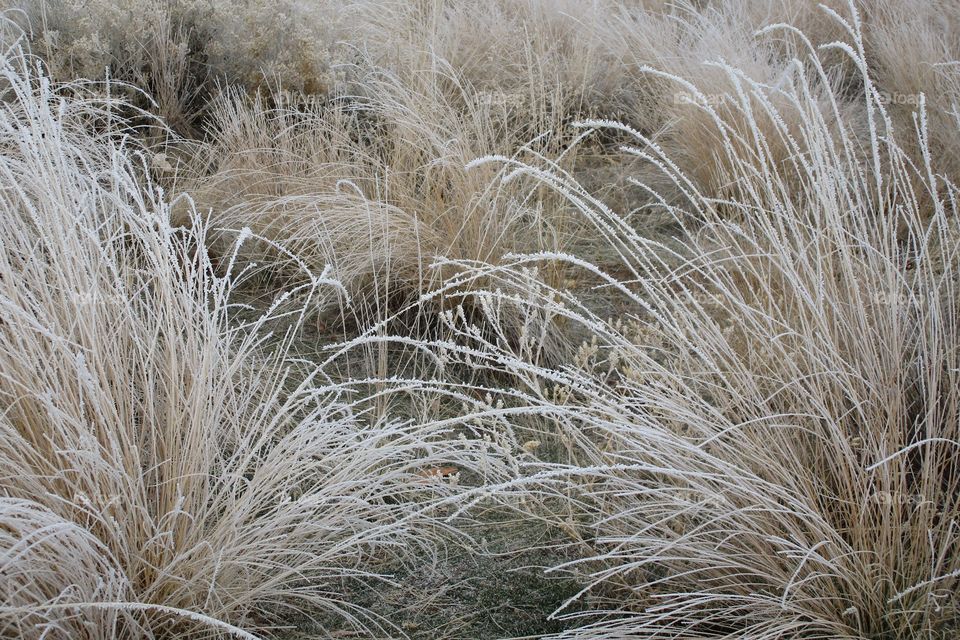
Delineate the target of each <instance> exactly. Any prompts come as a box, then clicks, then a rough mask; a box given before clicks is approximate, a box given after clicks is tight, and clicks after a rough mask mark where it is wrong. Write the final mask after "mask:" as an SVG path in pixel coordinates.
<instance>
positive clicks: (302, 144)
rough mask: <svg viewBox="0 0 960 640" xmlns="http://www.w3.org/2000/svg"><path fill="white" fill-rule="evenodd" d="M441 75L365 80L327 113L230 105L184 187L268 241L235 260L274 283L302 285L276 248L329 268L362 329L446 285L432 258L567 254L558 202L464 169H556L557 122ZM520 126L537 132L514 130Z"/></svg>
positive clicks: (440, 64)
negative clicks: (527, 165)
mask: <svg viewBox="0 0 960 640" xmlns="http://www.w3.org/2000/svg"><path fill="white" fill-rule="evenodd" d="M433 64H434V65H435V66H436V68H434V69H427V70H422V71H413V70H405V71H404V73H403V74H402V75H398V74H396V73H393V72H390V71H389V70H387V69H372V70H369V71H367V72H366V73H367V74H368V75H366V76H365V77H364V79H363V81H362V82H361V83H360V84H361V85H362V87H363V91H364V92H366V93H367V94H369V95H367V96H360V95H344V96H340V97H338V98H337V99H334V100H330V101H326V102H321V103H316V102H314V103H309V102H308V103H306V104H295V103H294V104H292V103H288V102H284V101H282V100H281V101H280V103H279V104H277V105H269V104H267V103H266V102H265V101H264V100H259V99H250V98H249V97H247V96H244V95H242V94H238V93H235V92H234V93H230V94H226V95H224V96H223V97H221V98H220V99H218V100H216V101H215V103H214V106H213V108H212V109H211V116H212V117H211V121H210V136H209V142H208V143H206V144H205V145H204V146H203V149H202V152H201V153H200V154H198V155H197V156H196V158H195V159H194V162H193V163H191V166H190V167H189V168H188V169H187V171H185V172H184V176H183V177H182V181H181V185H182V188H184V189H185V190H187V191H188V192H190V193H191V194H192V195H193V197H194V198H195V199H196V201H197V203H198V207H199V208H200V209H201V210H204V211H210V213H211V217H212V220H213V221H214V222H215V224H217V225H218V226H223V227H226V228H239V227H243V226H246V227H250V228H251V229H252V230H253V231H254V232H255V233H256V234H257V235H258V236H261V237H263V238H265V239H267V240H268V242H266V243H264V242H260V243H256V242H251V243H249V245H248V246H247V247H246V248H245V249H244V251H242V252H241V253H242V258H243V259H245V260H247V261H250V262H256V263H258V264H259V265H261V266H262V267H263V269H265V270H266V271H267V272H269V273H270V274H271V275H272V277H273V278H279V279H280V280H285V279H286V280H289V279H290V278H291V277H293V278H294V279H296V277H297V274H299V273H301V271H300V270H299V267H297V266H296V265H293V267H294V270H293V273H292V274H291V271H290V269H289V267H290V266H291V265H290V262H289V261H287V260H284V259H283V256H280V255H278V254H277V252H276V251H275V250H274V249H273V247H272V243H275V242H276V243H281V244H283V245H284V246H285V247H288V248H290V249H291V250H293V251H294V252H295V253H296V254H297V256H298V257H299V258H301V259H303V260H305V261H306V262H307V264H309V265H310V266H311V267H313V268H316V269H319V268H321V267H322V265H325V264H329V265H331V266H332V269H333V272H332V273H333V274H334V275H335V276H336V277H337V278H338V279H339V280H340V281H341V282H342V283H343V285H344V287H345V288H346V290H347V292H348V293H349V294H350V297H351V300H352V302H353V304H352V307H351V308H350V312H349V313H348V314H347V315H348V316H350V317H351V319H352V321H357V322H359V323H360V325H361V326H369V324H370V323H373V322H376V321H378V320H380V319H382V318H384V317H386V316H388V315H390V314H391V313H392V312H394V311H396V310H397V309H400V308H403V307H404V306H407V305H410V304H411V303H413V302H415V301H416V300H417V299H418V297H419V296H420V295H421V294H423V293H426V292H430V291H435V290H436V289H437V288H438V287H439V283H440V282H441V281H442V279H443V277H445V276H448V275H450V274H449V273H442V272H440V271H437V270H431V269H430V268H429V264H430V263H431V262H432V261H433V260H434V258H435V257H436V256H440V255H442V256H448V257H451V258H454V259H457V260H480V261H487V262H493V261H496V260H498V259H499V257H500V256H501V255H503V254H504V253H508V252H510V251H518V250H519V251H535V250H557V249H559V248H560V247H561V246H562V245H563V242H564V239H565V233H566V229H565V211H564V207H565V205H564V203H563V202H562V200H561V199H560V198H557V197H555V196H553V195H552V194H550V193H548V192H546V191H545V190H542V189H540V188H539V187H538V186H537V185H534V186H532V187H531V186H529V185H521V184H519V183H518V184H516V185H511V186H502V184H501V182H500V181H499V180H497V179H495V178H496V177H497V174H498V173H499V169H498V168H496V167H492V166H491V167H487V168H484V169H481V170H478V171H469V170H467V168H466V165H467V163H468V162H470V160H472V159H473V158H475V157H477V156H481V155H486V154H489V153H506V154H513V153H516V154H517V155H518V156H521V157H525V158H527V159H528V160H530V161H534V162H536V161H539V159H541V158H545V157H547V156H551V154H552V157H553V158H554V159H557V158H558V156H561V153H560V151H559V144H558V142H557V140H556V135H555V134H553V133H551V128H552V129H553V130H554V131H555V130H556V126H552V125H551V115H550V114H551V113H552V112H550V111H549V109H546V108H544V109H543V110H541V111H538V112H536V113H523V114H521V113H519V112H516V111H515V110H514V108H513V107H509V106H507V105H503V104H498V103H491V102H490V101H487V100H483V99H482V97H479V96H478V95H477V93H476V91H475V88H473V87H471V86H469V85H467V84H460V82H461V80H462V79H461V78H460V77H459V76H458V75H457V73H456V71H455V70H454V69H453V68H451V67H450V66H449V64H448V63H446V62H445V61H443V60H439V59H438V60H434V61H433ZM524 119H532V121H534V122H536V123H539V125H542V126H533V125H530V124H525V125H523V126H520V125H518V124H516V123H517V122H518V121H520V120H524ZM534 131H543V132H544V133H542V134H535V133H533V132H534ZM527 135H529V136H531V137H530V138H526V136H527ZM562 161H563V162H564V163H565V166H570V164H571V163H572V158H570V157H568V158H563V159H562ZM215 251H216V252H218V253H222V252H223V249H215ZM444 305H445V306H450V305H449V304H446V303H445V302H444ZM342 309H343V306H342V305H340V306H336V305H334V306H331V307H329V308H327V309H326V310H325V311H327V312H332V314H333V315H334V316H335V315H336V314H337V313H338V312H339V311H341V310H342ZM421 315H422V316H425V315H426V314H421ZM414 322H418V321H414ZM407 329H409V330H410V331H412V332H416V331H417V330H416V329H414V328H413V326H412V325H410V326H407Z"/></svg>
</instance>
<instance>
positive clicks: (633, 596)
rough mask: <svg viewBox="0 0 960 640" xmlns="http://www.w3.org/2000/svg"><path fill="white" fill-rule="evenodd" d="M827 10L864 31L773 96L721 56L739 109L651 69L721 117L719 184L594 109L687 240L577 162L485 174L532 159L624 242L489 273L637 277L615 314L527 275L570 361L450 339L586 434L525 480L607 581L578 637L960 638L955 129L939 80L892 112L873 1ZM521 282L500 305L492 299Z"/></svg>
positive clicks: (517, 261) (524, 499)
mask: <svg viewBox="0 0 960 640" xmlns="http://www.w3.org/2000/svg"><path fill="white" fill-rule="evenodd" d="M828 15H830V16H831V19H832V20H834V21H835V22H836V25H837V26H838V27H839V28H840V29H842V31H843V32H844V34H845V39H844V40H843V41H842V42H838V43H835V44H831V45H830V46H829V47H828V48H826V49H818V48H817V47H815V46H813V45H811V46H809V47H808V48H806V49H804V50H801V51H799V54H800V55H799V57H798V58H796V59H794V60H791V61H789V62H787V63H785V64H784V76H783V77H782V78H781V79H780V81H779V82H778V84H777V85H776V86H771V85H769V84H765V83H763V82H761V81H758V80H756V79H753V78H751V77H750V75H749V74H748V73H747V72H745V71H743V70H741V69H740V68H737V67H735V66H732V65H730V64H725V63H724V62H722V61H718V62H716V63H715V66H716V68H717V69H718V72H720V73H722V74H723V75H724V76H725V81H726V82H727V83H729V86H730V87H732V88H733V90H732V91H730V92H729V93H726V94H725V97H724V98H723V100H722V104H721V105H717V104H716V102H715V101H713V100H708V99H705V97H704V96H703V92H700V91H698V86H697V84H696V79H692V80H691V79H687V78H682V77H678V76H675V75H672V74H664V73H663V72H657V71H655V70H651V73H657V74H659V76H658V77H660V78H662V79H664V80H666V81H669V82H674V83H676V84H677V85H678V86H680V87H682V88H683V90H684V91H688V92H689V93H690V94H691V95H692V96H694V99H693V101H692V102H693V104H694V105H695V106H696V108H697V109H699V111H700V112H701V113H702V118H703V120H704V121H705V122H709V123H712V126H713V136H714V139H715V140H717V141H718V142H717V144H718V145H719V146H718V149H719V152H720V153H721V155H722V156H723V166H724V171H725V179H726V185H725V188H724V189H723V190H722V191H720V192H718V191H717V190H705V189H704V188H703V187H702V185H701V184H700V183H698V182H697V181H695V180H693V179H692V178H691V177H690V176H688V175H687V174H686V173H685V172H684V171H683V170H682V169H681V168H680V166H679V164H678V163H677V162H675V161H674V159H673V158H672V157H670V155H669V153H668V151H665V148H663V147H661V146H659V145H658V144H657V143H656V142H655V141H654V140H651V139H650V137H649V136H646V135H644V134H643V133H641V132H638V131H636V130H633V129H630V128H629V127H627V126H625V125H621V124H617V123H612V122H589V123H586V124H585V126H588V127H593V128H612V129H615V130H616V131H617V132H618V134H622V135H625V136H627V137H628V138H629V139H630V141H631V142H630V143H629V144H626V145H625V146H624V147H623V148H622V151H623V153H624V154H626V155H628V156H631V157H633V158H637V159H639V160H641V161H643V162H647V163H650V164H652V165H653V166H654V167H656V168H657V169H658V170H659V171H660V172H662V173H663V174H664V176H665V177H666V179H667V180H668V181H669V183H670V184H671V185H672V189H671V193H679V194H681V197H682V198H683V202H682V204H680V205H673V204H670V201H668V200H667V195H666V194H662V193H660V192H657V191H654V190H651V197H652V199H653V202H654V206H659V207H661V208H665V209H666V210H667V211H669V212H671V213H673V215H675V216H676V218H677V222H678V224H679V225H680V226H681V227H683V228H684V229H685V230H686V232H687V234H688V235H687V240H685V242H684V250H683V251H682V252H681V254H680V255H679V256H676V255H670V253H671V250H670V249H668V248H667V247H665V246H663V245H661V244H659V243H657V242H654V241H652V240H649V239H647V238H645V237H644V236H643V235H642V234H641V233H639V232H638V231H636V230H635V229H633V228H632V227H631V226H630V225H629V224H627V222H626V221H625V219H624V218H623V217H621V216H620V215H618V214H617V213H616V212H614V211H612V210H610V209H609V208H607V207H606V206H605V205H604V204H603V203H602V202H600V201H598V200H597V199H595V198H593V197H592V196H591V195H590V194H589V193H587V192H586V191H585V190H583V189H582V188H581V187H579V186H578V185H577V183H576V182H575V181H574V180H573V179H572V178H571V176H570V175H568V174H565V173H564V172H562V171H560V170H558V169H557V170H554V171H543V170H541V169H539V168H537V167H532V166H529V165H524V164H522V163H519V162H515V161H510V160H508V159H505V158H499V159H497V158H487V159H483V160H480V161H478V163H477V164H486V163H489V162H501V163H507V164H508V165H509V166H511V167H512V168H513V172H512V173H511V174H510V176H509V178H508V179H521V178H522V177H523V176H533V177H535V178H537V179H539V180H541V181H542V182H543V184H545V185H548V186H549V187H551V188H553V189H555V190H557V191H558V192H559V193H562V194H563V195H564V196H565V197H566V198H567V200H568V201H569V202H570V204H571V205H573V206H575V207H576V208H577V209H578V210H579V211H580V212H581V213H582V214H583V216H585V218H586V219H588V220H589V221H591V222H592V223H593V224H594V226H595V228H596V232H597V233H598V234H601V236H602V237H603V238H604V239H605V241H606V242H607V243H608V244H609V245H610V247H612V248H613V249H615V252H614V253H615V254H616V255H618V256H619V259H618V260H617V261H616V264H613V265H603V264H594V263H593V262H591V261H590V259H589V256H586V257H576V256H569V255H562V254H533V255H520V256H513V257H512V260H505V261H504V262H502V263H501V264H499V265H488V266H486V267H482V266H480V267H475V270H474V271H473V275H474V276H475V277H477V278H482V282H490V281H494V282H502V283H515V282H518V281H521V280H523V278H524V277H525V276H524V273H525V272H524V269H526V268H528V267H529V266H531V265H535V264H538V263H541V262H543V261H545V260H551V261H556V260H563V261H566V262H567V263H568V264H570V265H571V267H572V268H578V269H583V270H586V271H589V272H591V273H593V274H594V276H595V277H597V278H599V279H600V280H601V281H602V282H603V283H604V285H605V287H606V288H608V289H610V290H612V291H614V292H616V294H617V295H618V296H619V297H620V298H621V299H622V302H623V305H624V308H625V309H627V310H628V311H627V313H626V314H625V315H624V316H623V317H620V318H616V319H609V320H608V319H605V318H603V317H600V316H598V315H597V314H595V313H594V312H592V311H591V308H590V307H589V306H588V305H587V304H586V303H585V302H582V301H581V299H580V297H579V296H578V294H577V293H575V292H571V291H568V290H565V289H557V288H553V287H548V286H545V285H542V284H541V285H538V287H536V288H533V289H531V290H530V291H531V292H532V293H531V297H536V298H537V300H538V302H537V303H536V304H531V305H530V308H531V309H533V312H535V313H538V314H544V313H548V314H554V315H560V316H564V317H566V318H568V319H569V321H571V322H572V323H577V324H579V325H580V326H582V327H583V328H584V330H585V331H586V333H587V335H588V340H587V342H586V343H585V344H584V346H583V347H582V349H581V350H580V352H579V354H578V355H577V357H576V358H575V360H574V361H573V362H572V363H570V364H569V365H567V366H564V367H558V368H546V367H542V366H535V365H532V364H531V363H530V362H529V361H528V359H527V358H526V357H525V356H524V354H523V353H520V352H518V351H517V350H516V349H514V348H513V347H512V345H510V344H508V343H506V342H504V341H502V340H501V341H496V340H489V339H483V338H481V337H480V336H479V335H478V334H477V333H476V332H475V331H473V330H472V329H471V328H470V326H469V325H468V324H465V323H462V322H460V323H458V322H457V321H456V319H454V318H451V319H450V324H451V326H452V327H454V328H459V334H458V335H457V337H456V338H455V339H454V340H452V341H451V343H446V344H443V345H441V346H442V349H443V351H444V353H446V354H448V357H455V358H459V359H460V360H461V361H463V362H470V363H472V364H473V366H475V367H477V368H487V369H490V370H493V371H496V372H499V373H500V374H505V375H508V376H510V377H511V379H512V380H514V386H513V387H512V388H511V389H510V390H501V391H499V393H498V392H496V391H492V392H493V393H494V395H495V396H497V397H499V398H500V399H501V402H503V403H505V405H506V406H513V407H515V409H514V410H513V411H512V415H513V416H525V417H526V418H527V419H528V422H529V419H532V418H536V420H537V421H538V424H541V425H543V424H547V425H550V426H552V429H553V434H552V437H553V438H555V439H556V440H557V441H559V442H560V443H562V444H563V445H564V447H565V450H566V454H565V455H563V456H556V455H554V456H552V457H545V456H544V457H543V459H542V460H541V461H540V462H528V463H527V464H526V465H525V466H524V468H523V472H524V473H525V474H526V478H525V479H521V480H518V481H515V482H512V483H510V484H507V485H504V486H503V487H501V490H502V493H501V496H503V497H504V500H505V501H506V503H508V504H511V505H513V506H514V507H516V508H520V509H522V510H523V511H524V512H525V513H526V514H527V515H528V516H530V517H536V518H541V519H542V520H543V521H544V522H545V523H546V524H548V525H553V526H554V527H555V528H556V529H557V530H558V531H564V532H566V533H567V534H568V535H569V536H570V539H571V541H570V545H571V548H572V549H575V550H577V553H578V554H579V556H580V559H578V560H575V561H573V562H570V563H568V564H565V565H563V566H558V567H555V568H554V570H555V571H570V572H574V573H576V574H578V575H579V576H581V577H582V578H583V579H584V580H585V581H586V583H587V586H586V587H585V588H584V590H583V592H581V594H580V595H579V596H578V597H577V598H575V600H577V599H579V600H583V601H586V602H587V603H589V605H590V606H589V608H588V609H589V610H588V611H586V612H583V611H581V612H578V613H564V610H563V609H561V610H560V611H558V612H555V614H554V615H556V616H560V617H563V616H568V617H569V618H570V619H571V620H572V619H577V620H579V621H580V622H587V623H588V624H585V625H584V626H582V627H579V628H578V629H574V630H570V631H568V632H566V633H565V634H561V637H566V638H591V639H595V638H624V637H630V638H677V637H683V638H751V639H762V638H770V639H773V638H851V639H853V638H858V639H860V638H863V639H865V638H903V639H907V638H948V637H953V635H954V634H955V633H956V630H957V628H958V603H957V599H956V598H957V596H956V594H957V587H958V578H960V553H958V552H960V468H958V462H957V460H958V459H960V458H958V448H960V387H958V382H960V380H958V376H960V316H958V311H960V306H958V304H960V288H958V287H960V281H958V275H960V273H958V249H960V244H958V241H960V234H958V231H960V230H958V228H957V218H956V213H957V211H956V208H957V206H956V198H957V195H958V194H957V186H956V185H955V184H954V183H953V182H951V181H950V180H949V178H948V176H946V175H944V173H943V170H942V169H941V162H945V163H946V166H947V167H948V168H949V167H950V163H951V158H950V156H949V154H941V153H939V152H938V151H937V145H935V144H934V143H933V141H934V140H937V139H940V140H942V139H945V136H947V135H949V131H946V130H942V129H941V130H934V129H933V127H934V126H937V127H942V126H943V125H942V121H941V120H939V119H932V118H931V117H930V116H929V115H928V113H927V108H926V102H927V100H926V98H925V97H919V98H918V108H917V110H916V112H915V113H914V114H913V117H912V119H911V121H910V123H909V125H907V124H906V121H905V120H904V119H902V118H894V117H893V116H892V114H891V112H890V110H888V108H887V104H886V100H885V99H884V96H883V95H882V94H881V93H880V91H879V90H878V88H877V85H876V84H875V83H874V82H873V75H872V74H873V68H872V66H871V63H872V61H871V59H870V58H869V57H867V54H866V49H865V43H864V39H863V29H862V23H861V22H860V17H859V14H858V12H857V11H856V9H855V8H854V7H853V6H852V5H851V6H850V7H849V8H848V9H847V10H846V12H845V16H846V17H844V16H843V15H841V14H839V13H830V14H828ZM784 33H786V34H787V35H789V36H790V37H791V38H799V40H800V41H801V42H803V41H804V38H803V36H802V33H801V32H798V31H795V30H793V28H792V27H787V26H785V25H775V26H772V27H770V28H768V29H765V30H763V31H762V32H761V33H759V34H758V36H757V37H760V38H764V37H777V36H783V34H784ZM807 42H809V41H807ZM838 52H839V53H842V54H843V56H845V57H847V58H848V60H849V62H850V63H851V64H852V65H853V66H854V67H855V68H856V69H859V71H860V74H861V75H860V87H861V90H860V93H859V95H853V96H852V97H850V96H849V94H848V93H847V91H848V90H849V86H844V87H842V88H838V87H837V85H836V84H835V82H836V77H835V76H833V75H832V74H830V73H829V72H828V71H827V69H826V67H825V65H824V63H823V61H822V59H821V55H823V56H831V57H832V56H834V55H835V54H836V53H838ZM698 96H699V98H697V97H698ZM941 99H943V97H942V96H936V97H935V98H931V102H933V101H934V100H941ZM848 114H849V115H848ZM859 127H866V134H865V137H864V130H863V129H861V128H859ZM691 144H694V142H693V141H691ZM914 149H916V150H919V161H917V160H916V156H915V155H914V152H913V150H914ZM640 186H641V187H644V186H645V185H642V184H641V185H640ZM683 256H689V257H686V258H685V259H683V260H682V261H681V266H679V267H675V266H674V267H670V266H668V265H671V264H672V265H675V264H676V260H677V259H678V258H682V257H683ZM668 258H669V260H668ZM611 273H626V274H627V275H626V276H622V277H615V276H613V275H610V274H611ZM469 278H470V276H468V275H463V276H461V278H460V279H459V280H458V281H457V282H455V283H452V285H451V286H456V287H457V288H460V289H464V288H469ZM478 281H479V280H478ZM506 290H508V289H507V287H506V285H505V284H504V286H503V287H502V288H501V289H499V290H490V289H488V290H487V291H486V293H484V292H483V291H478V292H477V295H479V296H482V297H485V298H486V300H487V304H489V305H491V306H496V305H498V304H499V303H500V302H501V301H503V300H505V299H507V298H508V295H507V294H504V293H502V291H506ZM450 354H453V355H450ZM511 424H512V427H511V428H514V429H517V430H518V431H519V430H520V429H523V428H528V427H527V426H526V425H525V424H524V423H523V422H522V421H521V420H520V419H519V418H517V417H512V418H511ZM521 433H522V432H521ZM517 496H519V497H520V500H519V501H518V500H517V499H516V497H517Z"/></svg>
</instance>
